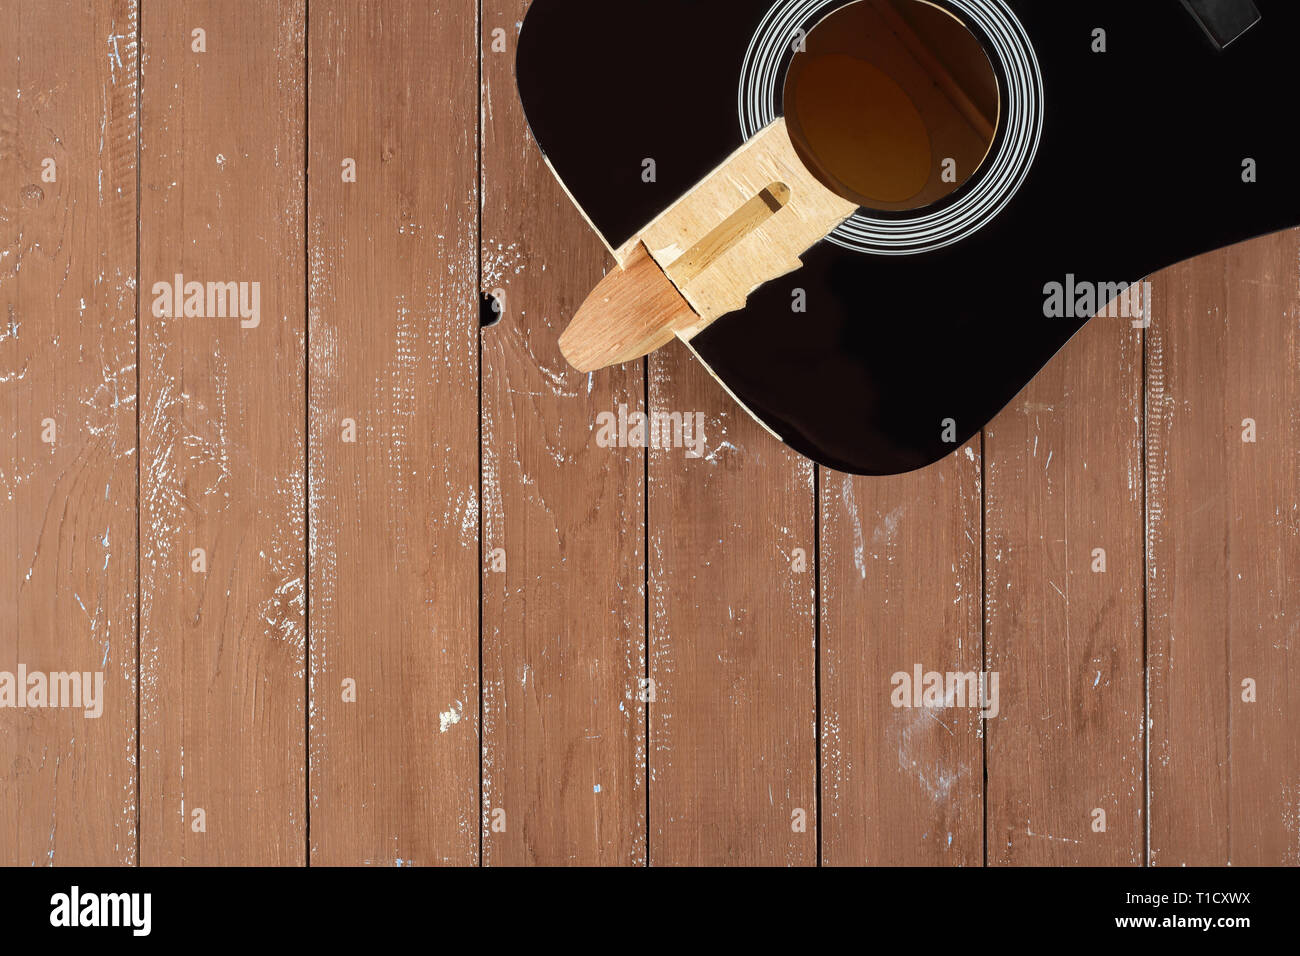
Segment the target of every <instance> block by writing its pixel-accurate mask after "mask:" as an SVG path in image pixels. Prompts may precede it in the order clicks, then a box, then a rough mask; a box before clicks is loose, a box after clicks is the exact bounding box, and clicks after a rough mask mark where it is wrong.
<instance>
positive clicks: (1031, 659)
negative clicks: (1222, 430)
mask: <svg viewBox="0 0 1300 956" xmlns="http://www.w3.org/2000/svg"><path fill="white" fill-rule="evenodd" d="M1114 311H1115V312H1116V313H1118V312H1119V311H1120V309H1119V308H1118V307H1116V308H1115V310H1114ZM1126 311H1135V310H1133V309H1129V310H1126ZM1135 321H1136V322H1137V323H1138V324H1139V325H1140V324H1141V321H1142V320H1141V318H1140V317H1138V318H1135V319H1130V318H1124V317H1119V316H1118V315H1116V316H1114V317H1108V316H1107V315H1104V314H1103V315H1099V316H1098V317H1096V318H1094V319H1093V320H1092V322H1091V323H1090V324H1088V325H1087V326H1085V327H1084V329H1083V331H1081V332H1080V333H1079V335H1078V336H1076V337H1075V339H1074V340H1072V341H1071V342H1070V343H1069V345H1068V346H1067V347H1066V348H1065V349H1064V350H1063V351H1062V352H1061V353H1060V354H1058V355H1057V356H1056V357H1055V358H1054V359H1053V360H1052V362H1051V363H1050V364H1049V365H1048V366H1047V368H1046V369H1044V370H1043V371H1042V372H1041V373H1039V375H1038V376H1037V377H1036V378H1035V379H1034V381H1033V382H1032V383H1031V384H1030V385H1029V386H1028V387H1027V388H1026V389H1025V390H1024V391H1023V392H1022V393H1021V394H1020V395H1018V396H1017V397H1016V398H1015V400H1014V401H1013V402H1012V403H1011V405H1010V406H1008V407H1007V408H1006V409H1005V410H1004V411H1003V412H1002V413H1001V414H1000V415H998V417H997V418H996V419H994V420H993V422H991V423H990V424H989V425H988V426H987V427H986V428H985V433H984V454H985V458H984V461H985V486H984V492H985V569H986V572H985V587H986V590H985V648H986V651H985V661H986V663H985V666H986V668H987V669H988V670H989V671H990V672H991V673H997V674H998V686H999V697H1000V701H999V711H1000V712H999V713H998V716H997V717H996V718H993V719H991V720H989V721H988V722H987V727H988V731H987V776H988V790H987V821H988V861H989V863H991V864H1013V865H1019V866H1026V865H1043V866H1051V865H1055V866H1060V865H1067V864H1070V865H1094V866H1098V865H1112V866H1116V865H1130V864H1141V863H1142V862H1143V858H1144V853H1145V849H1144V844H1145V834H1144V824H1145V821H1144V817H1143V812H1144V808H1143V803H1144V797H1145V774H1144V762H1145V740H1144V737H1143V724H1144V710H1143V708H1144V696H1143V695H1144V687H1143V675H1142V640H1143V634H1142V631H1143V590H1142V589H1143V552H1142V532H1141V528H1142V480H1143V479H1142V426H1141V422H1142V331H1141V329H1140V328H1134V327H1133V325H1134V322H1135ZM1097 549H1100V550H1101V551H1104V555H1101V554H1098V553H1097ZM1103 558H1104V562H1105V563H1104V567H1105V571H1104V572H1103V571H1099V570H1094V569H1095V568H1100V567H1102V566H1103V565H1102V564H1101V561H1102V559H1103ZM1097 811H1101V814H1104V818H1103V817H1102V816H1101V814H1098V813H1097ZM1102 827H1104V830H1103V829H1101V828H1102Z"/></svg>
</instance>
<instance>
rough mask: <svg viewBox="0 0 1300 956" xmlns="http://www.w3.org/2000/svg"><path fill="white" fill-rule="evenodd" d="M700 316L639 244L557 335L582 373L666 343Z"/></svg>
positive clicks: (648, 351)
mask: <svg viewBox="0 0 1300 956" xmlns="http://www.w3.org/2000/svg"><path fill="white" fill-rule="evenodd" d="M698 319H699V316H698V315H696V314H695V312H694V311H693V310H692V309H691V307H690V304H689V303H688V302H687V301H686V300H685V299H684V298H683V297H682V294H681V293H680V292H678V291H677V287H676V286H675V285H673V284H672V282H671V280H669V278H668V276H666V275H664V271H663V269H661V268H659V265H658V263H656V262H655V261H654V259H652V258H651V257H650V253H649V252H648V251H647V250H646V247H645V246H643V245H638V246H636V247H635V248H633V249H631V250H630V251H629V254H628V256H627V258H626V260H625V261H624V264H623V266H622V268H618V269H614V270H612V271H611V272H609V273H608V274H607V275H606V276H605V278H603V279H601V280H600V283H599V284H598V285H597V286H596V288H595V289H593V290H592V292H591V294H590V295H589V296H587V300H586V301H585V302H583V303H582V307H581V308H580V309H578V314H577V315H575V316H574V317H573V321H572V322H570V323H569V327H568V328H566V329H565V330H564V332H563V333H562V334H561V335H560V351H561V352H562V353H563V354H564V357H565V359H566V360H567V361H568V363H569V364H570V365H572V366H573V367H574V368H576V369H577V370H578V371H580V372H594V371H595V370H596V369H599V368H604V367H605V366H607V365H621V364H622V363H624V362H630V361H631V360H632V359H636V358H640V357H641V356H642V355H646V354H648V353H650V352H653V351H654V350H655V349H657V348H659V347H660V346H662V345H666V344H668V342H669V341H670V340H671V339H672V337H673V334H674V331H675V329H676V328H677V327H678V326H684V325H690V324H691V323H693V322H695V321H697V320H698Z"/></svg>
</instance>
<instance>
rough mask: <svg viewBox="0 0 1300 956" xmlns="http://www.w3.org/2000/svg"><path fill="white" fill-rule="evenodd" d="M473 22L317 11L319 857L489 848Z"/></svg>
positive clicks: (313, 204)
mask: <svg viewBox="0 0 1300 956" xmlns="http://www.w3.org/2000/svg"><path fill="white" fill-rule="evenodd" d="M477 22H478V8H477V4H476V3H475V2H474V0H458V2H456V3H453V4H450V5H443V6H442V7H441V8H440V9H437V10H435V9H434V8H433V7H431V6H429V5H428V4H426V3H424V2H422V0H401V2H396V3H393V2H387V3H356V2H353V0H323V2H322V0H317V2H315V3H313V4H312V7H311V19H310V34H311V36H310V53H309V62H310V68H311V75H310V108H309V113H308V115H309V123H310V127H309V131H308V142H309V143H310V149H311V156H310V168H309V175H308V183H309V190H310V195H309V199H308V214H309V217H310V232H309V236H310V269H311V271H310V283H311V284H310V287H309V288H310V292H309V307H310V329H309V345H310V354H311V367H310V375H309V381H310V410H309V415H310V437H309V447H310V450H311V451H310V460H311V469H310V483H309V487H310V507H311V561H310V568H311V573H310V581H311V602H310V624H311V674H312V692H311V731H310V733H311V801H312V803H311V852H312V857H311V859H312V863H313V864H321V865H357V864H361V863H386V864H396V865H399V866H400V865H411V864H422V863H454V864H462V865H464V864H473V863H474V862H475V861H476V860H477V858H478V842H479V834H478V813H477V803H478V772H479V741H478V574H479V572H478V424H477V420H478V327H479V305H478V294H477V288H478V275H477V266H478V250H477V243H478V230H477V224H478V223H477V209H478V207H477V190H478V169H477V154H476V150H475V140H476V136H477V129H476V117H477V115H478V89H477V75H478V68H477V64H478V39H477V37H478V33H477V29H476V25H477ZM349 160H351V161H352V162H353V163H354V164H355V177H354V180H355V181H349V180H350V179H352V178H353V177H352V176H351V174H350V172H349V168H350V167H349V166H348V165H347V163H348V161H349ZM431 170H436V175H431V174H430V173H431ZM348 420H351V421H352V422H353V423H354V424H355V432H356V434H355V441H352V440H350V439H349V436H348V435H347V434H346V433H345V429H346V428H347V425H346V422H347V421H348ZM346 681H353V682H355V693H354V694H351V695H349V694H348V693H347V688H346V686H345V682H346Z"/></svg>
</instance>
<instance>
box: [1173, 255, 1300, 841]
mask: <svg viewBox="0 0 1300 956" xmlns="http://www.w3.org/2000/svg"><path fill="white" fill-rule="evenodd" d="M1298 252H1300V234H1298V233H1297V232H1295V231H1291V232H1286V233H1281V234H1278V235H1275V236H1270V237H1265V238H1262V239H1258V240H1255V241H1253V242H1251V243H1247V244H1244V245H1242V246H1238V247H1235V248H1233V249H1229V250H1225V251H1223V252H1219V253H1215V254H1213V255H1211V256H1205V257H1202V258H1201V259H1198V260H1196V261H1195V262H1193V263H1187V264H1183V265H1180V266H1177V267H1175V268H1173V269H1170V270H1167V271H1166V272H1164V273H1162V274H1161V275H1160V276H1158V277H1157V279H1156V280H1155V283H1154V293H1153V295H1154V300H1155V308H1154V319H1153V325H1152V329H1151V331H1150V333H1149V341H1148V346H1147V349H1148V350H1147V369H1148V383H1147V407H1148V428H1147V433H1148V466H1147V472H1148V489H1147V496H1148V509H1149V518H1148V546H1147V552H1148V566H1147V576H1148V594H1149V597H1148V602H1149V624H1148V630H1149V633H1148V642H1149V648H1150V665H1149V666H1150V671H1151V679H1150V680H1151V684H1150V686H1151V689H1150V717H1151V747H1150V750H1151V755H1150V764H1151V783H1150V813H1151V835H1150V841H1151V851H1150V852H1151V862H1152V863H1154V864H1157V865H1164V866H1179V865H1222V864H1227V863H1231V864H1233V865H1256V864H1291V865H1294V864H1296V863H1297V862H1300V829H1298V828H1297V822H1296V821H1297V810H1296V808H1297V805H1300V799H1297V797H1298V794H1297V784H1296V780H1297V771H1298V770H1300V753H1298V751H1297V743H1296V733H1295V713H1296V697H1295V690H1294V688H1295V687H1296V686H1297V673H1298V671H1300V664H1298V662H1297V656H1296V653H1295V649H1294V645H1295V636H1296V633H1297V625H1296V620H1297V615H1298V614H1300V608H1298V607H1297V604H1298V601H1300V598H1298V595H1300V518H1298V516H1297V504H1296V502H1297V500H1300V475H1298V474H1297V468H1298V465H1297V448H1300V382H1298V381H1297V379H1298V377H1300V373H1297V368H1298V367H1300V334H1298V333H1297V316H1300V303H1297V298H1298V296H1300V292H1298V290H1297V281H1296V262H1297V258H1298ZM1247 419H1250V420H1252V421H1253V422H1254V427H1255V435H1254V437H1255V439H1256V440H1255V441H1253V442H1252V441H1247V440H1245V439H1247V438H1249V437H1250V435H1249V433H1248V431H1247V428H1248V426H1247V425H1244V424H1243V423H1244V422H1245V421H1246V420H1247ZM1247 679H1250V680H1253V681H1254V682H1255V684H1256V700H1255V701H1254V702H1253V703H1248V702H1246V701H1245V700H1243V694H1244V688H1243V681H1245V680H1247Z"/></svg>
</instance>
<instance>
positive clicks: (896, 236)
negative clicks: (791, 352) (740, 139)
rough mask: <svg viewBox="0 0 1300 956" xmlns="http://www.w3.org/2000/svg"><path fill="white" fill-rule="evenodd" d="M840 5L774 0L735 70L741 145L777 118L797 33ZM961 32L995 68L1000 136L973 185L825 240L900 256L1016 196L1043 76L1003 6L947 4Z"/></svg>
mask: <svg viewBox="0 0 1300 956" xmlns="http://www.w3.org/2000/svg"><path fill="white" fill-rule="evenodd" d="M845 5H846V4H845V3H844V0H780V2H778V3H774V4H773V5H772V7H771V9H770V10H768V12H767V15H766V16H764V17H763V20H762V21H761V22H760V23H759V25H758V29H757V30H755V31H754V37H753V39H752V40H751V41H750V43H749V49H748V50H747V51H746V52H745V61H744V65H743V66H742V68H741V71H740V92H739V95H738V97H737V105H738V107H739V110H740V129H741V133H742V134H743V135H744V137H745V139H746V140H749V139H750V138H751V137H753V136H754V135H755V134H756V133H758V132H759V130H761V129H763V128H764V127H766V126H767V125H768V124H770V123H771V122H772V121H774V120H775V119H776V115H777V114H776V101H777V92H778V90H779V88H780V87H781V85H782V81H783V79H784V76H783V74H782V71H781V62H782V60H783V59H784V58H785V54H786V53H787V52H789V51H790V49H791V44H792V43H793V42H794V39H795V37H796V35H797V31H798V30H800V29H804V30H810V29H811V28H812V27H813V26H815V25H816V24H817V23H820V22H821V20H822V18H823V16H825V15H826V14H828V13H830V12H831V11H830V10H829V9H828V8H837V9H838V8H839V7H842V6H845ZM944 6H945V7H948V8H951V10H952V11H953V12H955V13H958V14H961V15H962V18H963V20H964V22H965V23H966V25H967V27H968V28H969V27H971V26H972V25H973V26H975V27H977V28H978V30H979V31H982V33H983V37H984V38H985V39H986V40H987V42H988V44H989V46H990V47H991V49H992V52H993V55H994V56H996V57H997V59H998V62H999V64H1000V66H1001V72H1002V76H1003V78H1004V80H1005V84H1006V85H1005V88H1004V89H1003V91H1002V110H1001V113H1002V117H1001V120H1000V124H1001V126H1002V128H1003V130H1004V131H1005V132H1004V133H1003V134H1002V139H1001V142H1000V143H998V144H997V146H996V149H995V152H994V153H992V154H990V155H989V156H987V157H985V159H984V162H983V163H982V164H981V166H980V170H979V172H977V173H976V177H977V178H976V182H975V183H974V185H973V186H972V187H971V188H970V189H969V190H967V191H966V192H964V193H962V194H961V195H960V196H959V198H958V199H957V200H956V201H954V202H953V203H951V204H950V205H947V206H944V207H943V208H941V209H939V210H936V211H932V212H926V211H925V210H924V209H919V210H917V211H916V214H915V215H912V216H903V217H897V218H890V219H883V218H878V217H875V216H871V215H869V214H868V213H867V212H865V211H863V210H861V209H859V210H858V211H857V212H856V213H854V214H853V215H852V216H850V217H849V219H848V220H846V221H845V222H844V223H843V224H842V225H841V226H840V227H839V228H838V229H836V230H835V231H834V232H833V233H831V235H830V236H829V237H828V241H830V242H833V243H835V245H837V246H842V247H844V248H845V249H852V250H854V251H856V252H864V253H873V254H876V255H887V256H905V255H915V254H916V253H921V252H930V251H932V250H934V249H942V248H944V247H945V246H950V245H952V244H953V243H955V242H960V241H961V240H962V239H965V238H966V237H967V236H969V235H970V234H971V233H973V232H976V231H977V230H979V229H981V228H982V227H983V226H984V225H986V224H987V223H988V222H990V221H991V220H992V219H993V218H994V217H996V216H997V215H998V213H1000V212H1001V211H1002V210H1003V209H1004V208H1005V207H1006V205H1007V203H1009V202H1010V201H1011V197H1012V196H1014V195H1015V194H1016V191H1017V190H1018V189H1019V188H1020V186H1021V184H1022V183H1023V182H1024V181H1025V177H1026V176H1027V175H1028V174H1029V168H1030V166H1032V165H1033V162H1034V156H1035V155H1036V154H1037V152H1038V144H1039V141H1040V139H1041V138H1042V133H1043V76H1042V71H1041V70H1040V69H1039V65H1038V57H1037V56H1035V55H1034V48H1033V46H1032V45H1031V44H1030V42H1029V35H1028V34H1027V33H1025V28H1024V27H1023V26H1022V25H1021V23H1020V21H1019V20H1018V19H1017V18H1016V15H1015V14H1014V13H1012V11H1011V9H1010V8H1009V7H1008V6H1007V5H1006V3H1005V2H1004V0H946V3H945V4H944Z"/></svg>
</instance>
